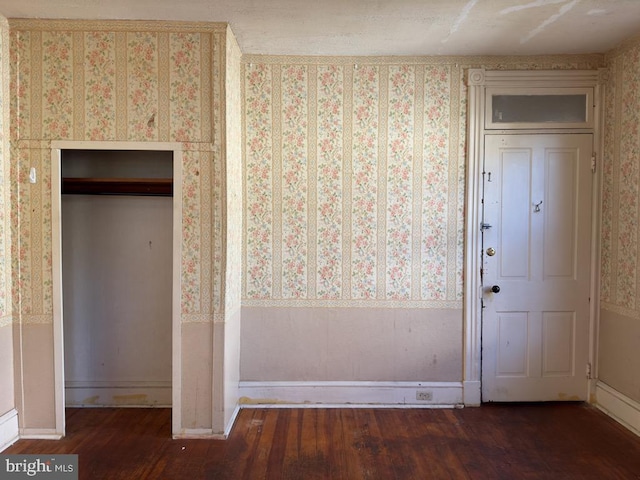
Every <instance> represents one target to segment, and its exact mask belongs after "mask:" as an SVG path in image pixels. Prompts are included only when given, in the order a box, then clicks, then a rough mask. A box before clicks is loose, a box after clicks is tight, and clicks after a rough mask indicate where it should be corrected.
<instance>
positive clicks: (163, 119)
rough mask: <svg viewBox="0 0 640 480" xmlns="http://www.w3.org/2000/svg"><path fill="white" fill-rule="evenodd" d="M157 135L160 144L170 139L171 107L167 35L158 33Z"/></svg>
mask: <svg viewBox="0 0 640 480" xmlns="http://www.w3.org/2000/svg"><path fill="white" fill-rule="evenodd" d="M157 42H158V54H157V55H158V58H157V62H158V67H157V68H158V115H157V117H158V118H157V120H158V123H157V125H158V127H157V129H158V133H157V137H158V140H159V141H160V142H168V141H169V139H170V131H171V130H170V123H169V122H170V119H171V105H170V101H169V96H170V84H171V72H170V69H169V59H170V55H171V54H170V49H169V34H168V33H165V32H161V33H158V36H157Z"/></svg>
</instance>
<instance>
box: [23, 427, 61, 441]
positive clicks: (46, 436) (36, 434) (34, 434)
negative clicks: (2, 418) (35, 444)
mask: <svg viewBox="0 0 640 480" xmlns="http://www.w3.org/2000/svg"><path fill="white" fill-rule="evenodd" d="M63 436H64V435H62V434H61V433H60V432H58V431H57V430H56V429H55V428H22V429H20V439H21V440H22V439H25V440H60V439H61V438H62V437H63Z"/></svg>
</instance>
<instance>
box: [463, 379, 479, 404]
mask: <svg viewBox="0 0 640 480" xmlns="http://www.w3.org/2000/svg"><path fill="white" fill-rule="evenodd" d="M462 391H463V394H464V406H465V407H479V406H480V404H481V403H482V382H480V381H468V382H463V383H462Z"/></svg>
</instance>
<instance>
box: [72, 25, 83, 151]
mask: <svg viewBox="0 0 640 480" xmlns="http://www.w3.org/2000/svg"><path fill="white" fill-rule="evenodd" d="M73 57H74V58H73V63H74V65H83V64H84V33H83V32H74V33H73ZM73 78H74V82H73V98H74V105H73V111H74V113H75V115H74V120H75V121H74V129H73V130H74V133H73V139H74V140H83V139H84V129H85V121H84V116H85V112H84V82H85V78H84V68H76V69H75V72H74V75H73Z"/></svg>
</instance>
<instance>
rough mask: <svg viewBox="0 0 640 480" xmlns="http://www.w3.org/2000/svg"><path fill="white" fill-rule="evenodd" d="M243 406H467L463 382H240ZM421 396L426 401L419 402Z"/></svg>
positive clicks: (241, 403) (240, 401) (241, 404)
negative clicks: (465, 404) (464, 404)
mask: <svg viewBox="0 0 640 480" xmlns="http://www.w3.org/2000/svg"><path fill="white" fill-rule="evenodd" d="M238 393H239V395H240V400H239V403H240V406H241V407H242V408H249V407H268V406H272V407H297V408H302V407H307V408H313V407H321V408H330V407H378V408H380V407H393V408H437V407H453V406H460V405H462V403H463V395H462V383H461V382H240V387H239V392H238ZM418 394H420V395H424V398H425V400H422V399H421V400H418Z"/></svg>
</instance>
